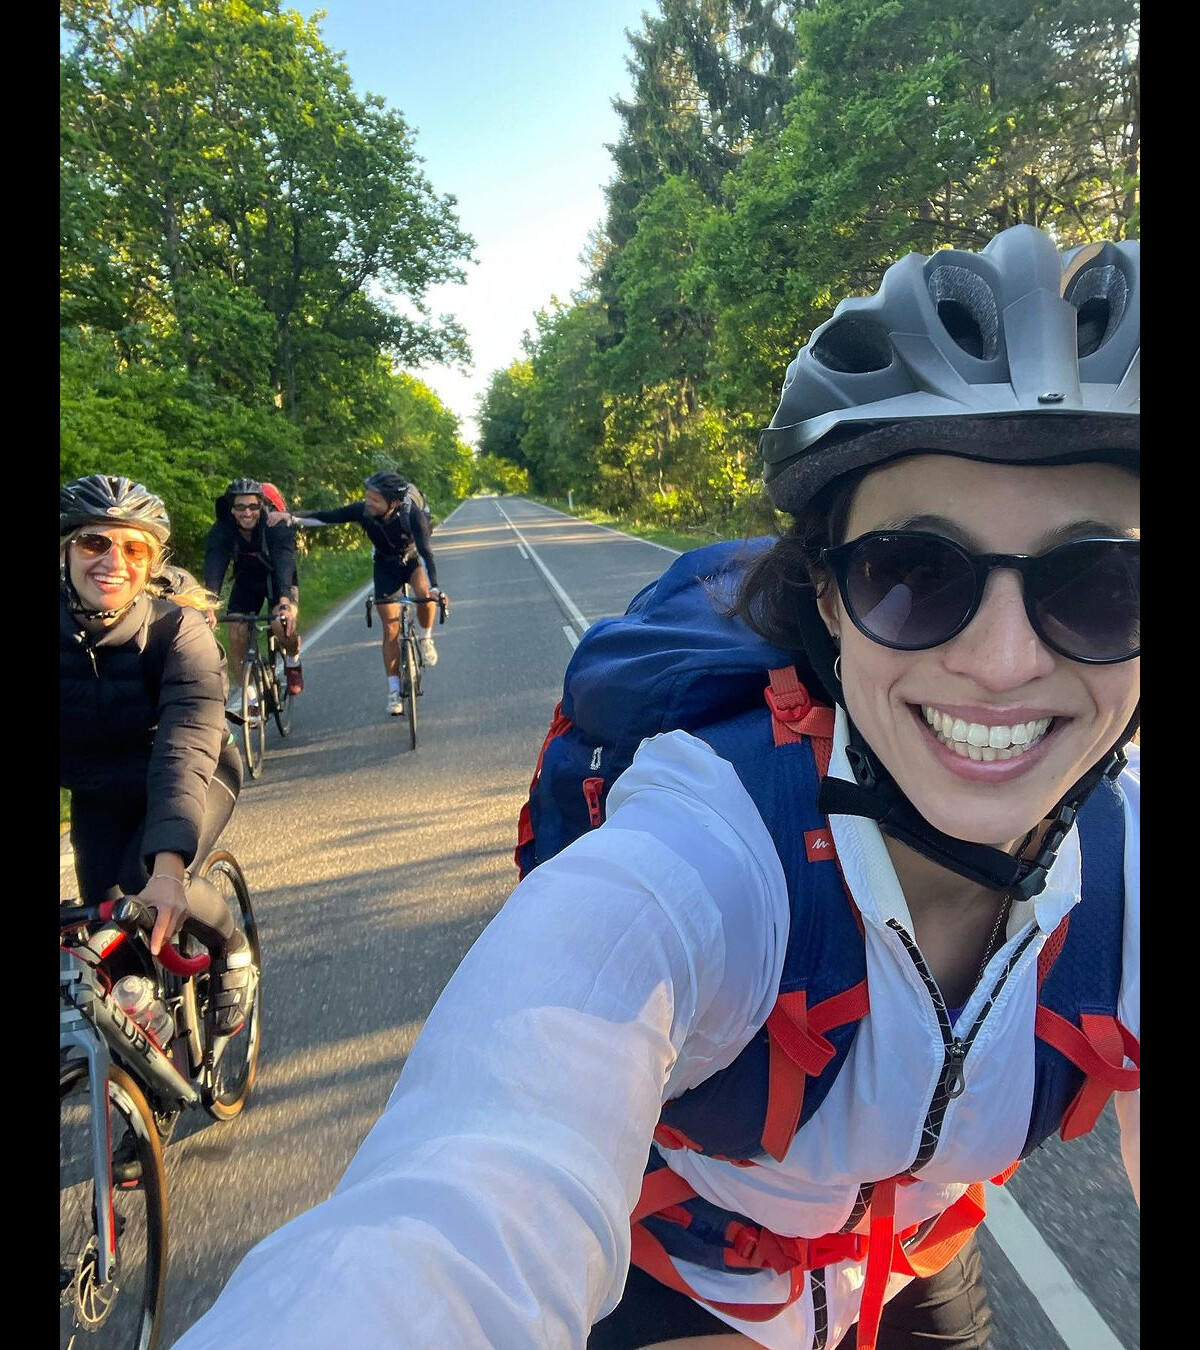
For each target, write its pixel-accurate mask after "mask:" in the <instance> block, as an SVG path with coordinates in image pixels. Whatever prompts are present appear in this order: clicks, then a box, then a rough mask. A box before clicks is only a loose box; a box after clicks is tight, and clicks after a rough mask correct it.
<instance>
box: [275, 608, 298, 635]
mask: <svg viewBox="0 0 1200 1350" xmlns="http://www.w3.org/2000/svg"><path fill="white" fill-rule="evenodd" d="M271 618H273V619H277V620H278V621H279V623H280V625H281V626H282V628H283V632H284V636H285V637H291V636H292V632H293V630H294V629H295V627H296V610H295V607H294V606H293V604H292V602H291V601H290V600H287V599H284V600H281V601H280V602H279V603H278V604H277V605H276V606H275V608H274V609H273V610H272V611H271Z"/></svg>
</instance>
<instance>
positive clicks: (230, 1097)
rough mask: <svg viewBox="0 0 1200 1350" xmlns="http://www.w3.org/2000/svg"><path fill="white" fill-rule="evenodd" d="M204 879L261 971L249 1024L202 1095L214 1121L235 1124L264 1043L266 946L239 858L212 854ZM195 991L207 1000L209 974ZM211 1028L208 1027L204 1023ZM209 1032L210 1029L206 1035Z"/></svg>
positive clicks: (228, 1044)
mask: <svg viewBox="0 0 1200 1350" xmlns="http://www.w3.org/2000/svg"><path fill="white" fill-rule="evenodd" d="M199 875H200V876H202V877H203V878H204V879H205V880H206V881H209V882H211V883H212V884H213V885H214V886H215V887H216V888H217V890H219V891H220V892H221V894H222V896H224V898H225V903H226V904H227V905H228V906H229V908H230V910H231V912H232V914H233V922H234V926H235V927H236V928H238V929H239V930H240V931H241V932H243V933H244V934H245V935H246V940H247V941H248V942H249V943H250V950H251V951H252V952H253V953H254V965H255V967H256V969H257V970H258V973H259V982H258V987H257V988H256V989H255V991H254V1002H253V1003H252V1004H251V1006H250V1011H249V1012H248V1013H247V1014H246V1025H245V1026H244V1027H243V1028H242V1029H241V1031H239V1032H238V1033H237V1035H236V1036H230V1037H229V1038H228V1039H227V1040H225V1041H224V1043H223V1045H222V1047H221V1057H220V1059H219V1060H218V1061H217V1064H216V1067H215V1069H214V1071H213V1081H212V1084H211V1085H210V1086H209V1088H208V1089H207V1090H206V1091H205V1092H204V1093H203V1101H204V1109H205V1110H206V1111H207V1112H208V1114H209V1115H210V1116H212V1117H213V1118H214V1119H216V1120H232V1119H233V1117H234V1116H236V1115H237V1114H238V1112H239V1111H240V1110H241V1109H242V1107H243V1106H245V1105H246V1101H247V1098H248V1097H249V1096H250V1089H251V1088H252V1087H253V1086H254V1080H255V1079H256V1078H257V1077H258V1052H259V1047H260V1043H261V1041H262V978H261V977H262V946H261V943H260V940H259V934H258V925H257V924H256V923H255V921H254V909H253V907H252V905H251V904H250V888H249V886H247V885H246V878H245V876H244V875H243V874H242V869H241V866H240V865H239V863H238V860H237V859H236V858H235V857H234V856H233V854H232V853H230V852H229V851H228V850H227V849H217V850H214V852H212V853H210V854H209V855H208V857H207V858H205V860H204V862H203V863H202V864H201V867H200V873H199ZM196 978H197V980H198V981H200V982H201V983H200V985H199V986H198V988H197V993H198V994H199V996H200V1001H201V1003H202V1004H203V1003H206V1002H207V998H208V991H207V982H208V979H209V977H208V975H207V974H201V975H198V976H197V977H196ZM206 1025H207V1024H206ZM205 1034H206V1035H207V1034H208V1033H207V1031H206V1033H205Z"/></svg>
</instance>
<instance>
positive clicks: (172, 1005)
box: [59, 849, 262, 1350]
mask: <svg viewBox="0 0 1200 1350" xmlns="http://www.w3.org/2000/svg"><path fill="white" fill-rule="evenodd" d="M197 875H199V876H201V877H204V878H205V879H206V880H208V881H209V882H210V883H212V884H213V885H214V886H216V887H217V888H218V889H219V890H220V891H221V892H222V894H223V895H224V896H225V900H226V903H227V904H228V905H229V907H230V909H231V911H232V912H233V915H234V921H235V923H236V924H237V925H238V926H239V927H240V928H241V930H242V931H243V932H244V933H245V935H246V938H247V940H248V941H249V943H250V948H251V951H252V952H253V954H254V963H255V966H256V967H257V969H258V970H259V971H260V972H261V970H262V952H261V949H260V942H259V933H258V928H257V925H256V924H255V922H254V911H253V908H252V906H251V903H250V892H249V889H248V888H247V886H246V880H245V877H244V876H243V875H242V869H241V867H240V866H239V865H238V862H237V859H236V858H235V857H234V856H233V854H232V853H230V852H228V850H225V849H214V850H213V852H211V853H210V854H209V855H208V856H207V857H206V858H205V860H204V862H203V864H202V865H201V867H200V870H199V872H198V874H197ZM152 927H153V913H152V911H150V910H148V909H146V908H145V907H144V906H142V905H141V904H139V902H138V901H137V900H134V899H131V898H129V897H124V898H122V899H120V900H117V901H115V902H114V901H105V902H103V903H100V904H92V905H85V904H83V903H82V902H80V901H65V902H61V903H60V905H59V929H60V937H59V949H60V950H59V998H60V1005H61V1009H60V1012H61V1016H60V1027H59V1103H60V1113H59V1345H60V1347H62V1350H83V1347H84V1346H89V1347H90V1346H95V1347H96V1350H108V1348H110V1347H111V1350H154V1346H155V1345H156V1342H157V1339H158V1329H159V1325H160V1323H159V1312H160V1310H161V1307H162V1300H163V1289H164V1286H165V1283H166V1277H167V1178H166V1172H165V1168H164V1163H163V1146H164V1144H166V1143H167V1141H168V1140H169V1139H170V1137H171V1135H172V1133H173V1131H174V1129H175V1126H176V1123H177V1122H178V1120H179V1118H180V1116H181V1115H182V1114H183V1113H184V1112H185V1111H189V1110H192V1109H194V1108H200V1109H202V1110H203V1111H205V1112H207V1113H208V1115H210V1116H212V1117H213V1118H214V1119H215V1120H219V1121H227V1120H232V1119H233V1117H234V1116H236V1115H237V1114H238V1113H239V1112H240V1111H241V1110H242V1108H243V1107H244V1106H245V1104H246V1101H247V1099H248V1098H249V1096H250V1092H251V1089H252V1088H253V1086H254V1081H255V1078H256V1077H257V1074H258V1056H259V1049H260V1044H261V1030H262V983H261V979H260V981H259V984H258V987H257V989H256V992H255V995H254V999H253V1002H252V1005H251V1007H250V1010H249V1012H248V1014H247V1017H246V1021H245V1024H244V1025H243V1027H242V1028H241V1030H240V1031H238V1032H237V1033H236V1034H234V1035H233V1036H219V1035H217V1034H216V1032H215V1029H214V1025H213V1021H212V990H211V989H210V981H211V978H212V977H211V974H210V973H209V964H210V958H209V952H208V949H207V948H206V947H204V946H203V945H202V944H201V943H200V942H199V940H198V939H197V938H196V937H194V936H193V935H192V934H191V933H190V932H189V931H188V924H187V923H185V924H184V927H183V929H182V930H181V932H180V933H179V934H177V935H176V938H175V939H174V941H173V942H172V943H169V944H166V945H164V946H163V948H162V950H161V952H160V953H159V956H158V958H157V959H156V958H155V957H153V956H151V955H150V945H149V941H148V932H149V929H150V928H152ZM126 977H132V980H128V979H126ZM147 981H148V982H149V983H148V984H147V983H146V982H147ZM131 983H133V984H140V985H141V992H142V993H143V994H144V995H145V998H144V1002H145V1004H146V1005H147V1006H146V1007H145V1009H144V1010H141V1009H139V1010H138V1012H137V1013H136V1015H135V1014H133V1013H131V1012H130V1011H127V1008H129V1007H130V995H129V991H128V986H129V985H130V984H131ZM151 988H152V990H153V996H152V997H150V996H149V995H150V990H151Z"/></svg>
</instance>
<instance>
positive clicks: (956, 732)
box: [921, 704, 1053, 763]
mask: <svg viewBox="0 0 1200 1350" xmlns="http://www.w3.org/2000/svg"><path fill="white" fill-rule="evenodd" d="M921 711H922V713H923V714H924V717H925V721H926V722H927V723H928V724H929V726H930V727H931V728H932V729H933V732H934V735H936V736H937V738H938V740H939V741H941V743H942V744H943V745H945V746H947V747H948V748H950V749H952V750H954V752H955V753H956V754H959V755H962V756H963V758H965V759H973V760H978V761H981V762H986V763H991V762H993V761H994V760H997V759H1015V758H1016V757H1017V756H1018V755H1020V754H1023V753H1024V752H1025V751H1026V750H1028V749H1029V748H1030V746H1032V745H1035V744H1036V743H1037V742H1038V741H1039V740H1041V738H1042V737H1043V736H1044V735H1045V734H1046V732H1047V731H1048V730H1049V727H1050V723H1051V721H1052V720H1053V719H1052V718H1049V717H1038V718H1035V719H1034V720H1032V721H1029V722H1016V723H1014V724H1013V725H1012V726H1003V725H997V726H987V725H985V724H984V723H982V722H967V721H966V720H965V719H963V718H961V717H954V716H952V715H951V714H950V713H945V712H942V711H941V710H940V709H938V708H935V707H933V706H932V704H923V705H922V708H921Z"/></svg>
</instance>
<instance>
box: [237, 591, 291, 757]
mask: <svg viewBox="0 0 1200 1350" xmlns="http://www.w3.org/2000/svg"><path fill="white" fill-rule="evenodd" d="M221 622H222V623H241V624H245V625H246V627H247V629H248V630H249V641H248V642H247V643H246V660H245V662H244V664H243V666H242V713H241V735H242V750H243V753H244V754H245V757H246V768H247V769H248V770H249V772H250V777H251V778H258V777H259V776H260V775H261V774H262V771H263V760H264V759H265V758H266V753H267V718H268V717H274V719H275V726H276V728H277V730H278V731H279V734H280V736H287V734H288V733H289V732H290V731H291V729H292V695H291V693H290V692H289V690H288V682H287V666H286V663H285V659H284V651H283V644H282V643H281V642H280V640H279V638H278V637H276V636H275V631H274V629H273V628H272V627H271V623H272V620H271V619H270V618H269V617H268V618H264V617H263V616H262V615H261V614H223V615H222V616H221ZM264 632H265V633H266V637H267V640H266V644H265V646H264V644H263V643H262V642H261V636H262V634H263V633H264Z"/></svg>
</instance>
